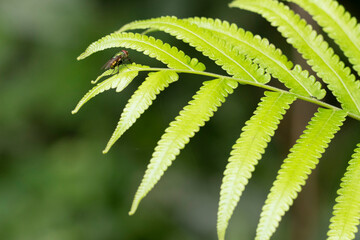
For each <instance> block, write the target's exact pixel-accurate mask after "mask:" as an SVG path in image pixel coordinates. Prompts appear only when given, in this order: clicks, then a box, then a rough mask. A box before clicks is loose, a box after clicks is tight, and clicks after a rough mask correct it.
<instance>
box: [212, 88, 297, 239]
mask: <svg viewBox="0 0 360 240" xmlns="http://www.w3.org/2000/svg"><path fill="white" fill-rule="evenodd" d="M294 100H295V97H294V96H293V95H291V94H286V93H277V92H265V97H263V98H262V99H261V102H260V103H259V106H258V108H257V109H256V110H255V112H254V115H253V116H252V117H251V119H250V120H249V121H247V122H246V124H245V127H244V128H243V129H242V131H243V132H242V133H241V136H240V138H239V139H238V140H237V141H236V144H235V145H234V146H233V150H232V151H231V153H230V155H231V157H230V158H229V163H228V165H227V166H226V170H225V172H224V178H223V183H222V185H221V191H220V202H219V210H218V221H217V229H218V236H219V239H220V240H223V239H224V238H225V231H226V228H227V225H228V221H229V219H230V217H231V215H232V213H233V211H234V209H235V207H236V204H237V203H238V201H239V200H240V196H241V194H242V191H243V190H244V188H245V186H246V184H247V183H248V180H249V179H250V177H251V173H252V172H253V171H254V168H255V165H256V164H257V163H258V161H259V160H260V159H261V156H262V154H263V153H264V151H265V148H266V147H267V144H268V142H269V141H270V139H271V137H272V136H273V135H274V132H275V130H276V129H277V126H278V124H279V123H280V120H281V119H282V116H283V115H284V114H285V112H286V110H287V109H288V108H289V107H290V104H291V103H292V102H293V101H294Z"/></svg>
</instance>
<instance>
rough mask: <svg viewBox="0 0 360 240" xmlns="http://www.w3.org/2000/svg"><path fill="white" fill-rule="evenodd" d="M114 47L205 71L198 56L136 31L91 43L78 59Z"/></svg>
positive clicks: (173, 64) (184, 67)
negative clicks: (191, 56) (191, 55)
mask: <svg viewBox="0 0 360 240" xmlns="http://www.w3.org/2000/svg"><path fill="white" fill-rule="evenodd" d="M113 47H126V48H130V49H134V50H137V51H140V52H143V53H144V54H146V55H149V56H150V57H152V58H156V59H157V60H159V61H161V62H163V63H164V64H166V65H167V66H168V67H169V68H175V69H186V70H194V71H195V70H196V71H204V70H205V65H204V64H202V63H200V62H199V61H198V60H197V59H196V58H190V57H189V56H187V55H185V53H184V52H183V51H179V50H178V49H177V48H176V47H171V46H170V45H169V44H167V43H163V42H162V41H161V40H159V39H155V38H153V37H148V36H146V35H141V34H138V33H137V34H134V33H119V32H118V33H112V34H110V35H107V36H105V37H103V38H101V39H99V40H98V41H96V42H94V43H92V44H90V46H89V47H88V48H87V49H86V50H85V52H83V53H82V54H81V55H80V56H79V57H78V60H80V59H84V58H86V57H88V56H89V55H91V54H93V53H95V52H98V51H101V50H104V49H107V48H113Z"/></svg>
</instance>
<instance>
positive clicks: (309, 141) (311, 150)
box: [255, 108, 346, 240]
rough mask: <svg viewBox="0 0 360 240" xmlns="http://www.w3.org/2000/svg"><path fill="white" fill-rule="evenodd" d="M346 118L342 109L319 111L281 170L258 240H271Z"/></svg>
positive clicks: (270, 194)
mask: <svg viewBox="0 0 360 240" xmlns="http://www.w3.org/2000/svg"><path fill="white" fill-rule="evenodd" d="M345 117H346V112H345V111H341V110H339V111H334V110H329V109H324V108H319V109H318V112H316V113H315V116H314V117H313V118H312V119H311V121H310V123H309V125H308V126H307V127H306V130H305V131H304V133H303V134H302V135H301V136H300V138H299V139H298V140H297V141H296V144H295V145H294V146H293V147H292V148H291V149H290V154H289V155H288V157H287V158H286V159H285V160H284V163H283V164H282V166H281V169H280V170H279V173H278V175H277V177H276V180H275V182H274V184H273V187H272V188H271V190H270V193H269V195H268V197H267V199H266V201H265V205H264V207H263V210H262V212H261V217H260V221H259V225H258V227H257V231H256V238H255V239H259V240H260V239H261V240H264V239H270V237H271V235H272V234H273V233H274V232H275V229H276V228H277V226H278V225H279V222H280V220H281V217H282V216H283V215H284V214H285V212H286V211H287V210H288V209H289V208H290V206H291V205H292V203H293V200H294V199H295V198H296V197H297V194H298V192H300V190H301V186H303V185H305V181H306V179H307V178H308V175H310V173H311V171H312V169H314V168H315V167H316V165H317V164H318V162H319V158H320V157H321V155H322V153H323V152H324V151H325V149H326V148H327V147H328V143H329V142H330V141H331V139H332V138H333V137H334V134H335V133H336V132H337V131H338V130H339V129H340V128H339V126H341V125H342V122H343V121H344V120H345Z"/></svg>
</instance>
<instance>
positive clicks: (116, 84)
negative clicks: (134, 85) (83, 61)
mask: <svg viewBox="0 0 360 240" xmlns="http://www.w3.org/2000/svg"><path fill="white" fill-rule="evenodd" d="M144 68H148V66H143V65H138V64H132V65H127V66H120V67H119V73H117V74H115V75H113V76H112V77H109V78H108V79H106V80H104V81H103V82H101V83H98V84H97V85H96V86H95V87H93V88H92V89H91V90H90V91H89V92H88V93H86V94H85V96H84V97H83V98H82V99H81V100H80V101H79V103H78V104H77V105H76V107H75V109H74V110H73V111H72V112H71V113H72V114H75V113H77V112H78V111H79V109H80V108H81V107H82V106H83V105H84V104H85V103H86V102H87V101H89V100H90V99H92V98H93V97H95V96H96V95H98V94H100V93H102V92H104V91H106V90H109V89H110V88H116V91H117V92H121V91H122V90H124V88H126V87H127V86H128V85H129V84H130V83H131V81H132V80H133V79H134V78H135V77H136V76H137V75H138V73H139V69H144ZM113 71H114V70H113V69H109V70H107V71H106V72H104V73H103V74H101V75H100V77H103V76H104V75H108V73H110V72H113ZM98 79H99V78H98ZM95 81H97V80H95Z"/></svg>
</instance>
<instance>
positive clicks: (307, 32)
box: [230, 0, 360, 114]
mask: <svg viewBox="0 0 360 240" xmlns="http://www.w3.org/2000/svg"><path fill="white" fill-rule="evenodd" d="M230 6H232V7H239V8H242V9H246V10H250V11H254V12H257V13H259V14H261V15H262V16H263V17H264V18H266V19H267V20H268V21H269V22H271V24H272V25H273V26H276V27H278V31H279V32H281V34H282V35H283V36H284V37H285V38H287V41H288V42H289V43H290V44H292V45H293V46H294V47H295V48H296V49H297V50H298V51H299V52H300V53H301V54H302V55H303V57H304V58H305V59H307V62H308V64H309V65H310V66H312V68H313V70H314V71H315V72H316V73H317V74H318V76H319V77H321V78H322V79H323V81H324V82H325V83H327V84H328V88H329V89H330V90H331V91H332V93H333V94H334V96H335V97H336V98H337V100H338V101H339V102H340V103H341V105H342V107H343V109H345V110H346V111H349V112H351V113H354V114H359V113H360V82H359V81H355V76H354V75H353V74H351V71H350V69H349V68H348V67H345V65H344V63H343V62H341V61H340V59H339V56H337V55H336V54H335V53H334V50H333V49H332V48H330V47H329V45H328V43H327V42H325V41H324V40H323V37H322V36H321V35H318V34H317V33H316V32H315V31H314V30H313V29H312V27H311V26H310V25H308V24H307V23H306V21H305V20H304V19H301V18H300V16H299V15H297V14H295V13H294V12H293V11H291V10H290V9H289V8H288V7H287V6H285V5H284V4H283V3H279V2H277V1H275V0H235V1H234V2H232V3H231V4H230Z"/></svg>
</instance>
